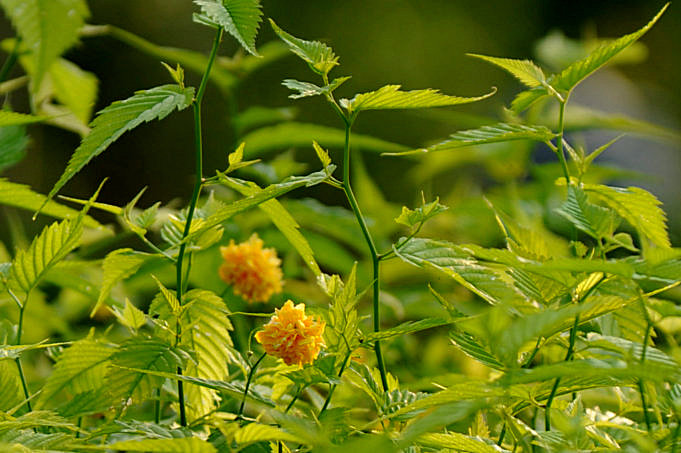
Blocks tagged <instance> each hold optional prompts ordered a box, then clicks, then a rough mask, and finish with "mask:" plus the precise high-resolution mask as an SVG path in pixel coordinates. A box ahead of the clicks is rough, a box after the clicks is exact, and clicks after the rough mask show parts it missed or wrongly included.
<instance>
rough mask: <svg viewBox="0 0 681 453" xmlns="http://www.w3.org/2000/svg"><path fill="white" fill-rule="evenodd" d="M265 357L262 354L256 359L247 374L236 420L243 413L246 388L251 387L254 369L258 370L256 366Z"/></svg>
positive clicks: (264, 354)
mask: <svg viewBox="0 0 681 453" xmlns="http://www.w3.org/2000/svg"><path fill="white" fill-rule="evenodd" d="M266 355H267V353H266V352H263V353H262V355H261V356H260V357H259V358H258V360H257V361H256V362H255V364H254V365H253V366H252V367H251V369H250V371H249V372H248V378H247V379H246V388H245V389H244V397H243V399H242V400H241V406H240V407H239V413H238V414H237V415H236V418H237V419H239V418H241V415H242V414H243V413H244V406H245V405H246V395H248V388H249V387H250V386H251V381H252V380H253V375H254V374H255V370H256V368H258V365H260V362H262V359H264V358H265V356H266Z"/></svg>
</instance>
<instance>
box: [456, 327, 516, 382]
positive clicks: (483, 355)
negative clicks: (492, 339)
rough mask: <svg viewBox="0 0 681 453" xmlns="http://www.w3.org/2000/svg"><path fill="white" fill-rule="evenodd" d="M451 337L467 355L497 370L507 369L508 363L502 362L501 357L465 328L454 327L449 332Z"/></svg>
mask: <svg viewBox="0 0 681 453" xmlns="http://www.w3.org/2000/svg"><path fill="white" fill-rule="evenodd" d="M449 338H451V340H452V341H453V342H454V344H455V345H456V346H458V347H459V349H461V350H462V351H463V352H464V353H465V354H466V355H468V356H470V357H472V358H474V359H475V360H477V361H478V362H480V363H482V364H483V365H485V366H488V367H490V368H492V369H495V370H502V371H503V370H505V369H506V365H504V364H503V363H501V361H500V360H499V358H497V357H495V355H494V353H493V352H492V350H491V349H490V348H489V347H488V346H486V345H484V344H483V343H482V342H480V341H479V340H478V339H477V338H476V337H475V336H473V335H471V334H470V333H468V332H465V331H464V330H461V329H459V328H458V327H454V328H453V329H452V330H451V331H450V332H449Z"/></svg>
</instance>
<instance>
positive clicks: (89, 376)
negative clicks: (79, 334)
mask: <svg viewBox="0 0 681 453" xmlns="http://www.w3.org/2000/svg"><path fill="white" fill-rule="evenodd" d="M115 351H116V350H115V349H114V348H112V347H111V346H110V345H107V344H105V343H100V342H98V341H94V340H90V339H86V340H80V341H77V342H75V343H73V345H71V347H69V348H66V349H65V350H64V352H62V353H61V355H60V356H59V359H58V360H57V363H56V365H55V366H54V370H53V371H52V374H51V375H50V377H49V378H48V379H47V382H46V383H45V385H44V386H43V390H42V392H41V394H40V398H39V399H38V401H37V403H36V407H37V408H42V407H48V406H51V405H54V400H55V397H57V396H58V395H59V394H61V392H62V391H64V390H69V391H70V392H71V393H72V394H77V393H83V392H87V391H92V390H96V389H98V388H100V387H101V385H102V382H103V381H104V377H105V376H106V374H107V372H108V369H109V366H110V364H111V362H110V358H111V355H112V354H113V353H114V352H115Z"/></svg>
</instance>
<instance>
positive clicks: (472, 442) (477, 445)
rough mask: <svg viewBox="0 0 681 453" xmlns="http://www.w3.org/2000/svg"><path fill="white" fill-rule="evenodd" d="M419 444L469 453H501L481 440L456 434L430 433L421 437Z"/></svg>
mask: <svg viewBox="0 0 681 453" xmlns="http://www.w3.org/2000/svg"><path fill="white" fill-rule="evenodd" d="M417 442H418V443H419V444H421V445H424V446H426V447H431V448H446V449H452V450H456V451H464V452H469V453H499V451H500V450H499V449H498V448H496V447H495V446H493V445H490V444H486V443H485V442H483V441H482V440H480V439H479V438H475V437H471V436H466V435H464V434H459V433H456V432H452V431H450V432H447V433H428V434H424V435H422V436H420V437H419V438H418V439H417Z"/></svg>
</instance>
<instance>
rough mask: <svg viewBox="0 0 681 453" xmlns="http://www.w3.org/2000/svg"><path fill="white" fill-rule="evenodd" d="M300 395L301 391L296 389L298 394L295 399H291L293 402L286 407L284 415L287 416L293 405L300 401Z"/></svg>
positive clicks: (294, 396)
mask: <svg viewBox="0 0 681 453" xmlns="http://www.w3.org/2000/svg"><path fill="white" fill-rule="evenodd" d="M300 393H301V390H299V389H298V387H296V394H295V395H293V398H291V401H290V402H289V403H288V405H287V406H286V409H284V414H287V413H288V411H290V410H291V408H292V407H293V405H294V404H296V401H298V397H299V396H300Z"/></svg>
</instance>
